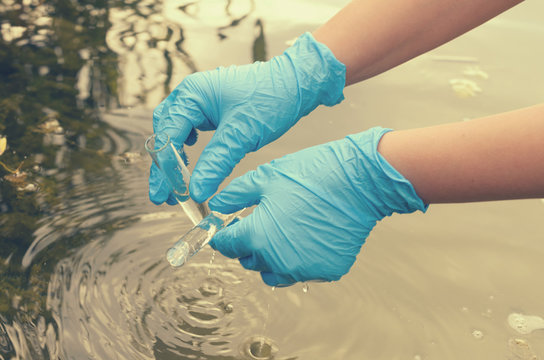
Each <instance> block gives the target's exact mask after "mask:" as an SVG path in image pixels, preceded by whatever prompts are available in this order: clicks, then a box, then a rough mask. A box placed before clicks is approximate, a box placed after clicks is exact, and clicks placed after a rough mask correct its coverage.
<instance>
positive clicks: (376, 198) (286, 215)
mask: <svg viewBox="0 0 544 360" xmlns="http://www.w3.org/2000/svg"><path fill="white" fill-rule="evenodd" d="M387 131H390V130H389V129H382V128H373V129H370V130H368V131H365V132H362V133H359V134H356V135H350V136H347V137H346V138H344V139H342V140H337V141H333V142H330V143H326V144H323V145H319V146H315V147H311V148H308V149H305V150H302V151H299V152H297V153H294V154H290V155H287V156H285V157H282V158H280V159H278V160H274V161H272V162H271V163H269V164H265V165H261V166H259V167H258V168H257V170H254V171H251V172H249V173H247V174H245V175H243V176H241V177H239V178H236V179H234V180H233V181H232V182H231V183H230V184H229V185H228V186H227V187H226V188H225V189H224V190H223V191H221V192H220V193H219V194H218V195H216V196H215V197H214V198H212V199H211V200H210V202H209V205H210V208H211V209H212V210H217V211H220V212H223V213H231V212H234V211H236V210H239V209H241V208H243V207H248V206H252V205H255V204H258V206H257V207H255V209H254V211H253V212H252V213H251V214H250V215H249V216H247V217H245V218H244V219H242V220H240V221H239V222H236V223H234V224H232V225H231V226H229V227H227V228H225V229H223V230H221V231H220V232H218V233H217V234H216V235H215V236H214V238H213V239H212V242H211V244H212V246H213V247H214V248H215V249H217V250H219V251H220V252H221V253H222V254H223V255H225V256H228V257H231V258H240V263H241V264H242V266H243V267H245V268H246V269H250V270H256V271H260V272H261V275H262V278H263V280H264V282H265V283H266V284H268V285H271V286H276V285H289V284H293V283H294V282H297V281H308V280H324V281H333V280H338V279H340V277H341V276H343V275H344V274H346V273H347V272H348V271H349V269H350V268H351V266H352V265H353V263H354V262H355V258H356V256H357V254H358V253H359V251H360V248H361V246H362V245H363V243H364V242H365V239H366V237H367V236H368V234H369V233H370V231H371V230H372V228H373V227H374V225H375V224H376V222H377V221H379V220H381V219H382V218H383V217H385V216H389V215H391V214H392V213H394V212H396V213H410V212H413V211H416V210H421V211H425V210H426V205H425V204H424V203H423V201H422V200H421V199H420V198H419V197H418V196H417V194H416V192H415V190H414V188H413V187H412V185H411V184H410V182H409V181H408V180H406V179H405V178H404V177H403V176H402V175H401V174H400V173H399V172H397V171H396V170H395V169H394V168H393V167H392V166H391V165H389V163H387V161H386V160H385V159H384V158H383V157H382V156H381V155H380V154H379V153H378V151H377V146H378V143H379V141H380V139H381V137H382V135H383V134H385V133H386V132H387Z"/></svg>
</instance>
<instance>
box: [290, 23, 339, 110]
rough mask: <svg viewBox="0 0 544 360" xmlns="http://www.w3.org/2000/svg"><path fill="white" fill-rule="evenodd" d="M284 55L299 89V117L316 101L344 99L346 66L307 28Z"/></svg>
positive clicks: (321, 102) (332, 103) (316, 103)
mask: <svg viewBox="0 0 544 360" xmlns="http://www.w3.org/2000/svg"><path fill="white" fill-rule="evenodd" d="M284 55H285V56H286V58H287V59H288V60H289V61H290V62H291V64H292V66H293V68H294V71H295V74H296V78H297V83H298V89H299V101H300V103H299V108H300V110H299V118H300V117H303V116H306V115H308V114H309V113H310V112H311V111H312V110H314V109H315V108H316V107H317V106H319V105H326V106H333V105H336V104H338V103H340V102H341V101H342V100H344V94H343V90H344V87H345V84H346V66H345V65H344V64H342V63H341V62H340V61H338V60H337V59H336V57H335V56H334V54H333V53H332V51H331V50H330V49H329V48H328V47H327V46H326V45H325V44H322V43H320V42H318V41H317V40H315V38H314V37H313V35H312V34H311V33H309V32H307V33H304V34H302V35H301V36H300V37H299V38H298V39H297V40H296V42H295V44H294V45H293V46H291V47H290V48H288V49H287V50H286V51H285V52H284Z"/></svg>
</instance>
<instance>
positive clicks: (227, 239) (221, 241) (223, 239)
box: [210, 226, 238, 259]
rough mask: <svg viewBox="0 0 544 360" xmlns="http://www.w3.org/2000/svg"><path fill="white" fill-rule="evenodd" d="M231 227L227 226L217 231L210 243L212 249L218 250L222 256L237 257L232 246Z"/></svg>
mask: <svg viewBox="0 0 544 360" xmlns="http://www.w3.org/2000/svg"><path fill="white" fill-rule="evenodd" d="M231 233H232V227H230V226H227V227H226V228H224V229H222V230H221V231H219V232H217V233H216V234H215V235H214V237H213V238H212V239H211V240H210V245H211V246H212V247H213V249H214V250H217V251H219V252H220V253H221V254H223V255H224V256H226V257H228V258H231V259H235V258H237V257H238V256H237V254H236V251H234V248H233V247H232V241H233V240H232V234H231Z"/></svg>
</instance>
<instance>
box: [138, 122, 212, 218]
mask: <svg viewBox="0 0 544 360" xmlns="http://www.w3.org/2000/svg"><path fill="white" fill-rule="evenodd" d="M145 149H146V150H147V152H148V153H149V155H150V156H151V158H152V159H153V162H154V163H155V165H157V167H158V168H159V170H160V171H161V173H162V175H163V176H164V177H165V178H166V181H168V183H169V184H170V186H171V187H172V194H174V197H175V198H176V200H177V202H178V203H179V204H180V205H181V207H182V208H183V211H184V212H185V214H187V216H188V217H189V219H190V220H191V221H192V223H193V225H196V224H198V223H199V222H200V221H201V220H202V219H203V218H204V217H206V216H207V215H208V214H209V210H208V208H207V206H206V205H204V204H198V203H196V202H195V201H194V200H193V199H191V198H190V197H189V181H190V180H191V174H190V172H189V169H187V166H186V165H185V161H184V159H185V154H184V152H183V148H182V149H179V150H178V149H176V148H175V146H174V144H173V143H172V141H171V140H170V136H169V135H168V134H167V133H165V132H159V133H157V134H153V135H151V136H150V137H149V138H147V140H146V142H145Z"/></svg>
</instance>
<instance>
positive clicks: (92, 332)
mask: <svg viewBox="0 0 544 360" xmlns="http://www.w3.org/2000/svg"><path fill="white" fill-rule="evenodd" d="M180 215H181V214H180ZM173 217H174V218H176V220H178V219H179V220H180V221H179V222H177V223H176V224H174V226H172V217H170V218H169V217H168V216H157V218H158V220H148V219H149V217H147V218H144V219H143V220H142V221H140V222H139V223H138V224H136V225H134V226H132V227H131V228H129V229H125V230H123V231H120V232H118V233H116V235H114V237H113V238H110V239H104V240H103V241H95V242H93V243H92V244H89V245H88V246H86V247H84V248H82V249H81V250H80V251H79V252H78V253H77V254H76V255H75V256H73V257H71V258H68V259H65V260H64V261H63V262H62V263H60V264H59V265H58V267H57V271H56V273H55V276H54V278H53V280H52V281H51V285H50V289H49V297H48V305H49V306H50V308H51V310H52V312H53V313H54V314H55V315H56V317H57V318H58V321H59V328H60V329H61V330H60V334H59V338H60V342H61V347H62V349H63V351H64V352H65V354H69V355H70V356H73V354H81V353H82V352H84V354H81V355H82V356H83V355H85V356H96V357H98V358H108V357H109V356H111V354H112V353H114V354H116V356H117V357H118V358H126V359H144V358H156V357H157V356H158V355H159V354H161V355H162V356H164V355H165V354H166V353H171V354H173V355H178V356H183V358H185V357H187V358H191V357H195V356H196V357H198V356H203V355H206V356H223V357H227V358H229V357H233V358H239V356H240V354H239V348H240V345H241V342H242V341H243V340H244V339H246V338H249V337H251V336H253V335H255V332H256V331H257V330H259V329H261V328H262V322H263V319H265V317H266V316H267V314H266V311H267V304H263V303H262V302H259V301H257V298H258V297H260V298H266V296H265V295H264V294H263V293H264V292H267V291H269V289H267V288H266V287H265V286H264V285H262V284H260V279H259V278H258V276H256V275H255V274H251V273H248V272H245V271H241V269H240V266H239V264H237V262H235V261H230V260H225V259H222V261H220V262H219V261H216V262H215V263H213V264H210V258H211V256H212V254H211V249H206V250H204V251H203V252H202V253H201V254H199V255H197V256H196V257H195V258H194V259H193V260H192V261H191V262H190V263H188V264H186V265H185V266H184V267H183V268H182V269H178V270H173V269H172V268H171V267H170V266H169V264H168V262H166V260H165V259H164V251H165V250H164V249H167V248H168V244H169V243H170V242H172V241H173V240H175V239H176V236H177V235H178V234H180V233H181V232H182V231H186V230H187V229H188V227H189V226H190V224H189V222H188V220H186V219H184V218H183V217H181V216H177V215H175V214H174V215H173ZM161 218H162V219H161ZM165 225H168V226H165ZM165 229H167V230H165ZM259 293H261V294H259ZM272 301H273V300H272ZM81 344H83V347H82V346H81ZM108 354H109V355H108Z"/></svg>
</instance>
